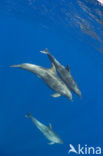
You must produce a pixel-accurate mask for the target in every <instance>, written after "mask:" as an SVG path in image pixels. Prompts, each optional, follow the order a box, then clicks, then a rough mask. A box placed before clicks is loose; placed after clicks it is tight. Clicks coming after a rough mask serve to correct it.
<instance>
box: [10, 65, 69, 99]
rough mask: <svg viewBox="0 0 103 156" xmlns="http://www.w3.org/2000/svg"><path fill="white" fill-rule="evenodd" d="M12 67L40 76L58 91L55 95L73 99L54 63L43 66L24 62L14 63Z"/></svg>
mask: <svg viewBox="0 0 103 156" xmlns="http://www.w3.org/2000/svg"><path fill="white" fill-rule="evenodd" d="M11 67H18V68H21V69H24V70H28V71H30V72H32V73H33V74H36V75H37V76H38V77H40V78H41V79H42V80H43V81H44V82H45V83H46V84H47V85H48V86H49V87H50V88H51V89H52V90H54V91H55V92H56V93H55V94H53V95H52V96H53V97H59V96H65V97H67V98H69V99H70V100H72V94H71V92H70V90H69V89H68V87H67V86H66V85H65V83H64V82H63V81H62V80H61V79H60V78H59V77H58V76H57V74H56V69H55V66H54V65H53V64H52V67H51V68H43V67H41V66H37V65H34V64H29V63H24V64H19V65H12V66H11Z"/></svg>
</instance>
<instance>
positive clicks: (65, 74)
mask: <svg viewBox="0 0 103 156" xmlns="http://www.w3.org/2000/svg"><path fill="white" fill-rule="evenodd" d="M40 52H41V53H44V54H47V55H48V57H49V59H50V61H51V62H52V63H53V64H54V65H55V67H56V70H57V72H58V74H59V76H60V78H61V79H62V80H63V81H64V83H65V84H66V85H67V87H68V88H69V89H70V90H72V91H73V92H74V93H75V94H77V95H78V96H80V97H81V91H80V89H79V87H78V85H77V83H76V82H75V80H74V79H73V77H72V75H71V73H70V69H69V65H67V67H66V68H65V67H64V66H63V65H61V64H60V63H59V62H58V61H57V60H56V59H55V57H54V56H52V55H51V54H50V52H49V51H48V49H45V50H43V51H40Z"/></svg>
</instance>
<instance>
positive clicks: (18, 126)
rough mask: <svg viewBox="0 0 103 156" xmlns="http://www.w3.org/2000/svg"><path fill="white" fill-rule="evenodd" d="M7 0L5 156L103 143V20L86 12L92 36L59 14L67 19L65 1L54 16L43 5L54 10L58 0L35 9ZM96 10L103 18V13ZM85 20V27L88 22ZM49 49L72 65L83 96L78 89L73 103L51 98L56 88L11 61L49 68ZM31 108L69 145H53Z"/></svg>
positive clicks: (0, 47)
mask: <svg viewBox="0 0 103 156" xmlns="http://www.w3.org/2000/svg"><path fill="white" fill-rule="evenodd" d="M8 2H9V3H6V1H0V3H1V6H0V8H1V11H0V19H1V20H0V54H1V57H0V73H1V76H0V156H18V155H19V156H23V155H25V156H34V155H35V156H41V155H42V156H57V155H59V156H65V155H68V148H69V144H73V145H75V147H77V144H79V143H80V144H81V145H85V144H88V146H103V54H102V53H100V52H102V51H103V48H102V39H103V38H102V36H100V35H99V34H102V32H103V29H102V21H101V23H100V22H98V20H97V19H92V21H91V20H90V21H88V18H89V16H90V15H89V14H86V12H83V13H84V14H85V16H87V21H88V23H89V25H90V26H91V27H92V25H94V30H95V31H94V33H96V35H97V36H98V37H100V38H98V37H97V36H94V38H93V36H91V35H90V34H91V33H90V34H88V33H84V32H82V31H81V29H79V28H78V27H76V26H74V25H66V24H65V22H64V21H62V20H61V19H59V17H62V19H63V16H64V15H63V14H61V12H60V9H61V10H62V9H67V6H68V5H67V6H66V3H65V5H62V4H60V6H59V7H61V8H59V7H58V8H57V9H58V10H56V9H54V10H55V15H54V16H53V15H52V14H50V12H49V13H48V14H46V13H45V15H44V14H43V10H41V12H40V9H42V8H40V7H39V5H40V6H42V4H44V6H46V7H45V8H48V10H49V9H50V8H51V7H53V6H58V5H59V2H58V0H56V1H55V3H53V2H52V4H51V3H50V4H49V2H48V3H46V1H44V0H43V1H39V2H38V3H35V5H34V6H35V8H36V9H34V11H33V10H32V9H30V8H29V7H27V6H28V3H27V4H26V2H27V1H26V2H23V1H22V3H20V4H19V2H18V4H17V5H16V4H15V3H16V1H13V0H11V1H8ZM14 2H15V3H14ZM28 2H33V1H28ZM93 2H95V6H94V8H95V7H96V8H97V9H98V10H100V11H102V7H101V6H100V5H98V4H97V2H96V1H93ZM71 3H72V6H73V2H72V1H71ZM86 3H87V1H85V3H84V4H85V6H86ZM14 4H15V5H14ZM87 4H88V3H87ZM31 5H32V8H33V4H31ZM14 6H15V7H14ZM74 6H75V8H76V9H77V11H80V8H79V6H77V5H75V3H74ZM87 7H88V8H90V7H91V11H92V14H93V11H94V9H92V6H91V4H88V5H87ZM13 8H14V10H13ZM22 8H23V9H22ZM71 9H72V8H71ZM67 10H68V9H67ZM72 11H75V9H74V10H72ZM68 12H69V10H68ZM81 12H82V11H81ZM81 12H80V13H81ZM69 13H70V12H69ZM73 14H74V13H73ZM94 14H95V11H94ZM80 15H81V16H83V14H82V13H81V14H80ZM97 15H98V19H100V14H97ZM97 15H95V16H96V17H97ZM71 16H72V14H71ZM64 17H65V16H64ZM51 19H53V20H51ZM68 20H69V17H68ZM96 20H97V21H96ZM75 22H76V21H75ZM96 22H97V23H96ZM76 24H78V23H76ZM83 24H84V27H85V22H84V23H83ZM96 27H97V28H98V29H97V30H96V29H95V28H96ZM90 31H91V32H92V29H90ZM90 31H89V32H90ZM92 34H93V32H92ZM95 37H96V38H95ZM96 44H97V45H96ZM44 48H48V49H49V50H50V52H51V53H52V54H53V55H54V56H55V57H56V58H57V59H58V60H59V61H60V62H61V63H62V64H63V65H64V66H66V65H67V64H69V65H70V70H71V73H72V75H73V77H74V78H75V80H76V81H77V83H78V85H79V87H80V89H81V91H82V99H80V98H79V97H77V96H76V95H74V94H73V102H70V101H69V100H68V99H66V98H64V97H59V98H52V97H51V96H50V95H51V94H53V92H52V91H51V90H50V89H49V88H48V87H47V86H46V85H45V84H44V83H43V82H42V81H41V80H40V79H38V78H37V77H36V76H35V75H33V74H31V73H29V72H27V71H23V70H20V69H13V68H10V65H12V64H19V63H24V62H28V63H34V64H37V65H41V66H44V67H50V62H49V60H48V57H47V56H46V55H43V54H41V53H40V52H39V51H40V50H44ZM27 112H31V113H32V115H33V116H34V117H36V118H37V119H38V120H40V121H41V122H42V123H44V124H46V125H48V124H49V123H51V124H52V127H53V130H54V131H55V132H56V133H58V134H59V136H60V137H61V138H62V140H63V141H64V145H53V146H49V145H48V144H47V143H48V140H46V139H45V138H44V136H43V135H42V134H41V133H40V132H39V131H38V129H36V127H35V126H34V125H33V124H32V122H31V121H30V120H29V119H26V118H25V114H26V113H27Z"/></svg>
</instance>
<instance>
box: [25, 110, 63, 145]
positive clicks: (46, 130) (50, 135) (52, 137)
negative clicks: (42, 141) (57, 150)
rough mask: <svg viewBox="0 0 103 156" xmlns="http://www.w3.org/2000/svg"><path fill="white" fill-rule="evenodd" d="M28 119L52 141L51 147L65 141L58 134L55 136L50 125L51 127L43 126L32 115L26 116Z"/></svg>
mask: <svg viewBox="0 0 103 156" xmlns="http://www.w3.org/2000/svg"><path fill="white" fill-rule="evenodd" d="M26 117H27V118H30V119H31V120H32V122H33V123H34V124H35V126H36V127H37V128H38V129H39V130H40V131H41V132H42V133H43V134H44V136H45V137H46V138H47V139H48V140H49V141H50V143H49V145H53V144H55V143H57V144H63V141H62V140H61V139H60V137H59V136H57V134H55V133H54V132H53V130H52V126H51V124H49V127H47V126H45V125H44V124H42V123H41V122H40V121H38V120H37V119H36V118H34V117H33V116H32V115H31V114H30V113H28V114H27V115H26Z"/></svg>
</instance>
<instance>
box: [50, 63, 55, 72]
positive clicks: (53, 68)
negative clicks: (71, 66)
mask: <svg viewBox="0 0 103 156" xmlns="http://www.w3.org/2000/svg"><path fill="white" fill-rule="evenodd" d="M50 70H52V71H53V73H55V74H56V68H55V65H54V63H52V67H51V69H50Z"/></svg>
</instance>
